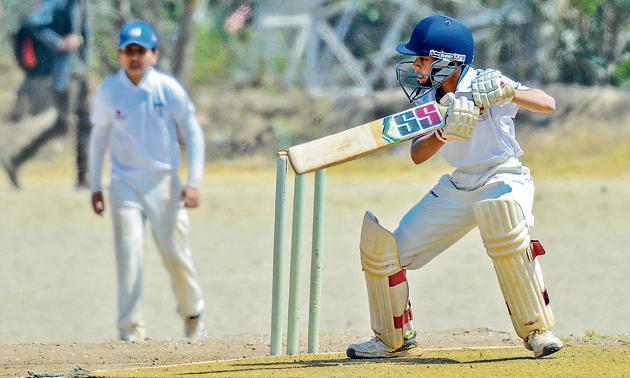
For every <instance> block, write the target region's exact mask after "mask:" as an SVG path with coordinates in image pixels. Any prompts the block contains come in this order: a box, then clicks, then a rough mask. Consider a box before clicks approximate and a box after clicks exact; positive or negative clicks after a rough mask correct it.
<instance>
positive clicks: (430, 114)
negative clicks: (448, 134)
mask: <svg viewBox="0 0 630 378" xmlns="http://www.w3.org/2000/svg"><path fill="white" fill-rule="evenodd" d="M442 124H443V118H442V115H441V114H440V111H439V110H438V107H437V103H436V102H435V101H433V102H429V103H426V104H423V105H420V106H417V107H415V108H413V109H409V110H407V111H404V112H401V113H396V114H393V115H390V116H387V117H385V118H383V131H382V133H381V137H382V138H383V139H384V140H385V141H387V142H389V143H396V142H400V141H401V140H402V139H409V138H413V137H415V136H417V135H422V134H425V133H426V132H428V131H430V130H434V129H437V128H439V127H441V126H442Z"/></svg>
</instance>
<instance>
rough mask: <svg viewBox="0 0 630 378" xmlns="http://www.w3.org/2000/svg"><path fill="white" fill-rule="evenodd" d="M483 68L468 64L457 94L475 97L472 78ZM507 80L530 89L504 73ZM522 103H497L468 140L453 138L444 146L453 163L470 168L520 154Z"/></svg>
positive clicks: (443, 154) (484, 113) (489, 164)
mask: <svg viewBox="0 0 630 378" xmlns="http://www.w3.org/2000/svg"><path fill="white" fill-rule="evenodd" d="M481 72H483V70H482V69H477V68H474V67H470V66H468V67H466V68H465V70H464V72H463V74H462V76H461V77H460V79H459V82H458V83H457V88H456V89H455V96H456V97H460V96H465V97H468V98H469V99H472V93H471V92H472V90H471V82H472V80H473V79H474V78H475V77H477V76H478V75H479V74H480V73H481ZM503 80H504V81H505V82H508V83H511V84H512V85H514V88H515V89H528V88H527V87H525V86H524V85H522V84H521V83H519V82H516V81H514V80H512V79H510V78H508V77H505V76H503ZM422 100H423V101H422V102H428V101H433V100H435V92H433V93H430V94H428V95H427V96H426V97H425V98H423V99H422ZM518 109H519V107H518V105H516V104H514V103H508V104H505V105H495V106H493V107H491V108H490V109H489V111H483V112H482V114H481V119H480V120H479V121H478V122H477V126H476V127H475V129H474V131H473V133H472V136H471V138H470V139H469V140H467V141H451V142H448V143H446V144H445V145H444V146H442V148H441V149H440V151H441V153H442V156H443V157H444V159H445V160H446V161H447V162H448V163H449V164H450V165H451V166H453V167H455V168H458V169H466V168H473V167H491V166H494V165H496V164H500V163H502V162H505V161H507V160H509V159H511V158H518V157H519V156H521V155H522V154H523V150H522V149H521V147H520V145H519V144H518V142H517V141H516V136H515V132H514V117H515V116H516V113H517V112H518Z"/></svg>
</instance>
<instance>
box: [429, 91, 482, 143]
mask: <svg viewBox="0 0 630 378" xmlns="http://www.w3.org/2000/svg"><path fill="white" fill-rule="evenodd" d="M440 104H441V105H446V106H448V110H447V113H446V124H445V125H444V127H442V128H441V129H438V130H436V131H435V137H436V138H437V139H438V140H440V141H442V142H444V143H446V142H450V141H453V140H459V141H467V140H468V139H470V137H471V136H472V133H473V130H474V129H475V126H477V120H478V119H479V108H478V107H477V106H476V105H475V103H474V102H472V101H470V100H469V99H467V98H466V97H464V96H462V97H460V98H455V94H453V93H447V94H446V95H445V96H444V97H442V99H441V100H440Z"/></svg>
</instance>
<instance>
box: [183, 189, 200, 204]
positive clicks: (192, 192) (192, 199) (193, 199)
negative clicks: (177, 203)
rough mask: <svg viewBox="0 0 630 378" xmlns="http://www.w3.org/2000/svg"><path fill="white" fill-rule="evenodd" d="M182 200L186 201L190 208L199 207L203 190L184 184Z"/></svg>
mask: <svg viewBox="0 0 630 378" xmlns="http://www.w3.org/2000/svg"><path fill="white" fill-rule="evenodd" d="M182 201H184V206H186V207H188V208H190V209H194V208H196V207H199V204H200V203H201V192H200V191H199V188H193V187H192V186H184V188H183V189H182Z"/></svg>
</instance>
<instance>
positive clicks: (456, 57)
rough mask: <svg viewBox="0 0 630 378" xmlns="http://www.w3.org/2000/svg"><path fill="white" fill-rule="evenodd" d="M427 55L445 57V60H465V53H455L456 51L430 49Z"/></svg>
mask: <svg viewBox="0 0 630 378" xmlns="http://www.w3.org/2000/svg"><path fill="white" fill-rule="evenodd" d="M429 56H431V57H434V58H438V59H445V60H450V61H455V62H465V61H466V55H463V54H456V53H447V52H444V51H435V50H431V51H429Z"/></svg>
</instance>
